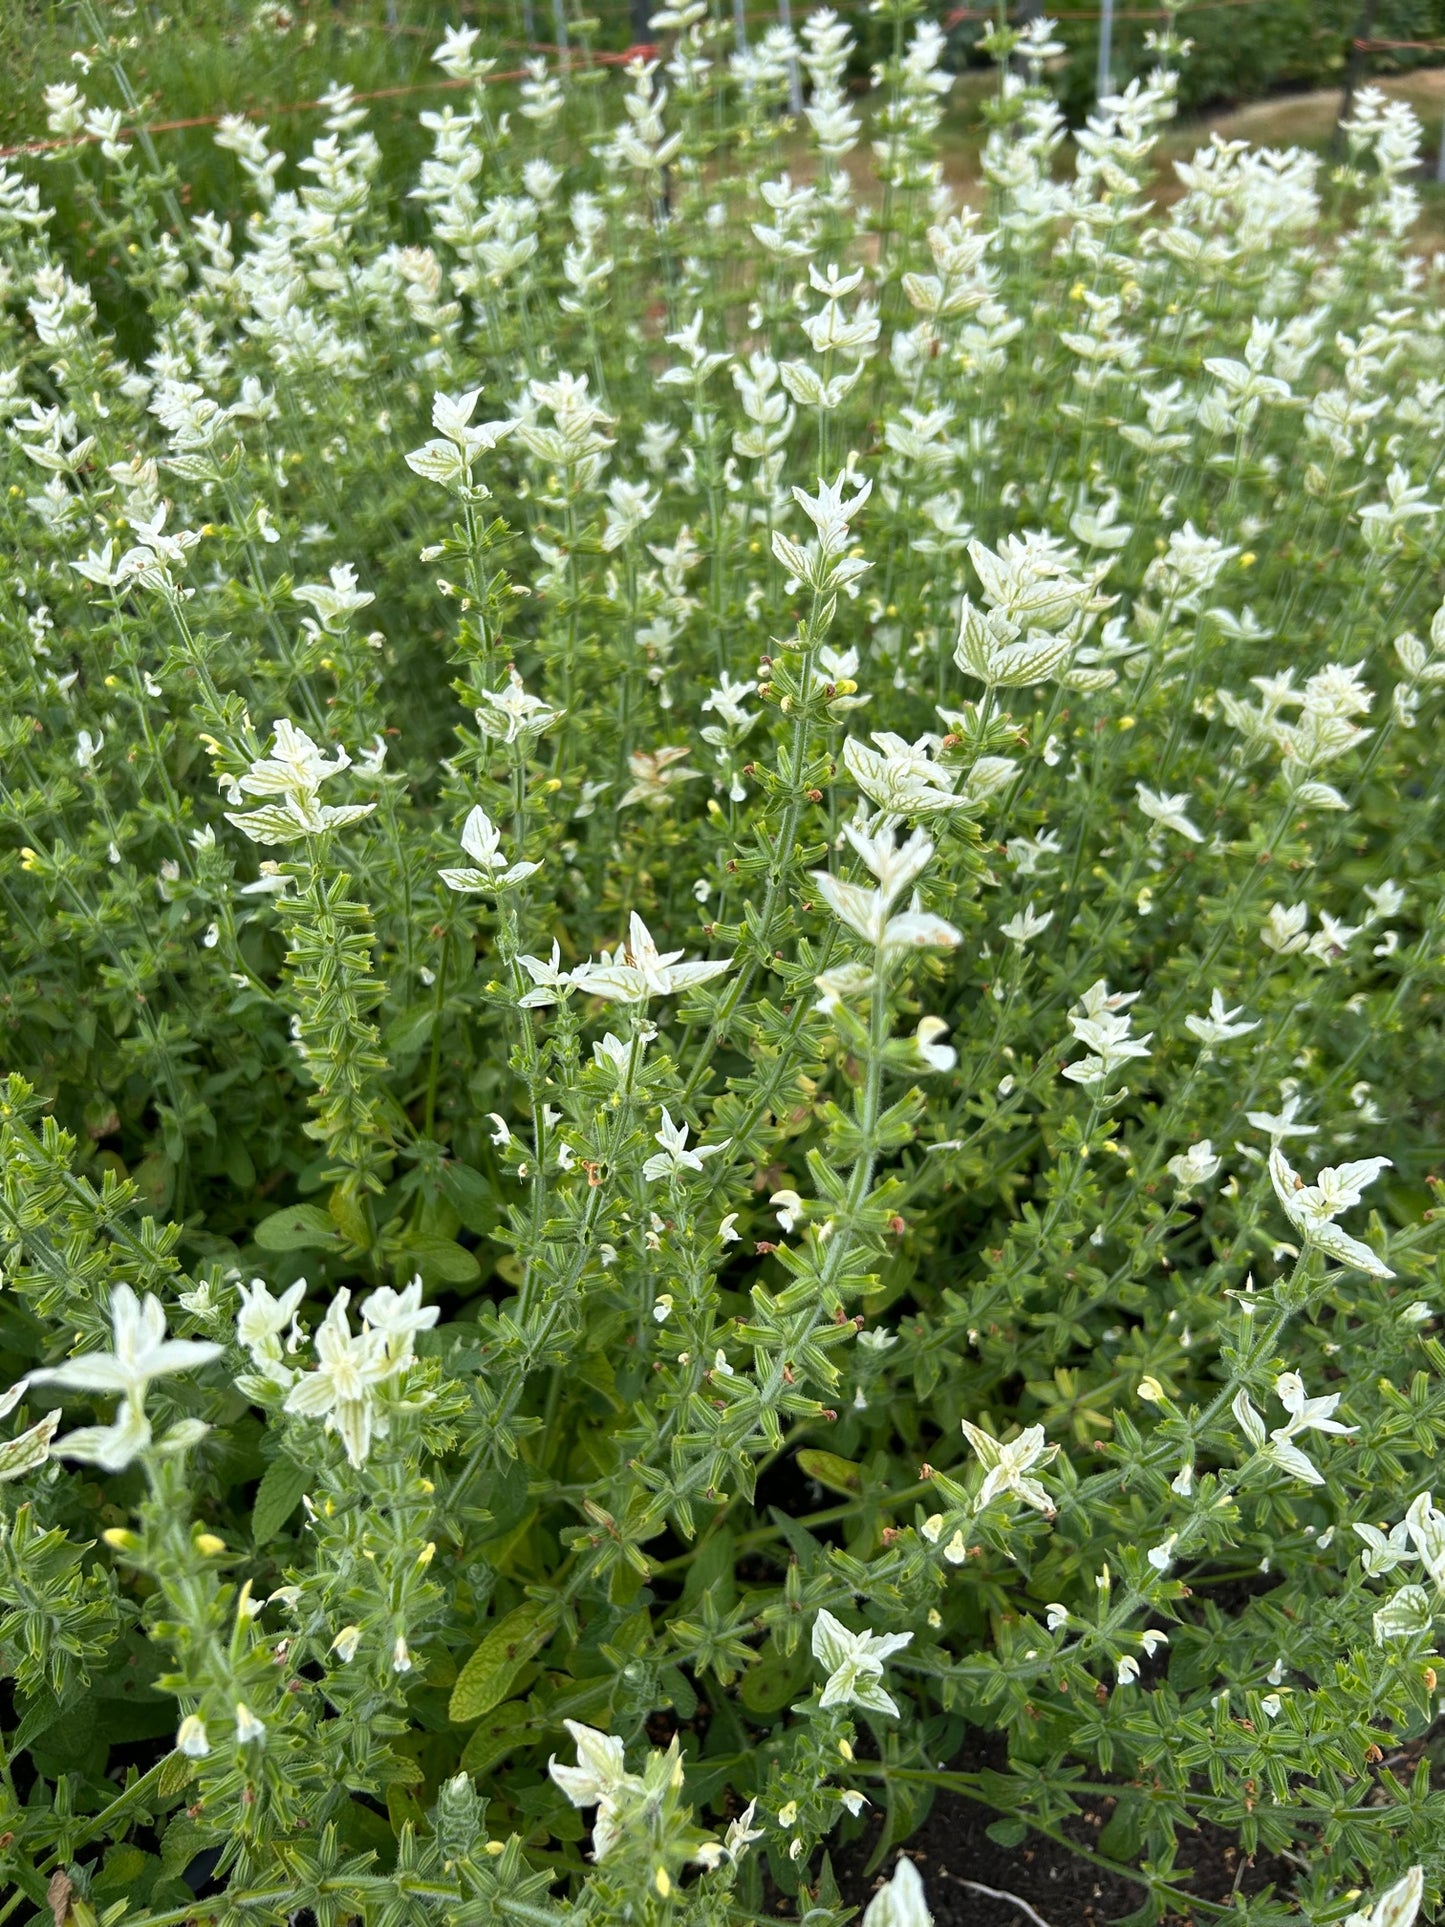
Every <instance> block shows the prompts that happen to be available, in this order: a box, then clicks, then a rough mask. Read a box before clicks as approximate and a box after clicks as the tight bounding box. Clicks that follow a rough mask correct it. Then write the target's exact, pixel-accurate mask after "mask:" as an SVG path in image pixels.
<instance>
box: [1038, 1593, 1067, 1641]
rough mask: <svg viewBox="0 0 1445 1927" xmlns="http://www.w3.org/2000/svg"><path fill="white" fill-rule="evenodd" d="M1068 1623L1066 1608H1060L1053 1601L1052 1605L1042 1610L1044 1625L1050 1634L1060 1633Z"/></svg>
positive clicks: (1056, 1602)
mask: <svg viewBox="0 0 1445 1927" xmlns="http://www.w3.org/2000/svg"><path fill="white" fill-rule="evenodd" d="M1068 1623H1069V1609H1068V1607H1067V1606H1061V1605H1060V1604H1059V1603H1058V1601H1057V1600H1055V1602H1054V1603H1053V1605H1051V1606H1046V1607H1045V1608H1044V1624H1045V1625H1046V1626H1047V1627H1048V1629H1049V1631H1050V1632H1051V1633H1056V1632H1059V1631H1061V1630H1062V1628H1063V1627H1065V1626H1067V1625H1068Z"/></svg>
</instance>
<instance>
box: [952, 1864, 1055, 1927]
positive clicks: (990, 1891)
mask: <svg viewBox="0 0 1445 1927" xmlns="http://www.w3.org/2000/svg"><path fill="white" fill-rule="evenodd" d="M952 1877H953V1881H954V1883H955V1885H956V1886H959V1887H967V1888H968V1890H969V1892H970V1893H975V1894H987V1895H988V1897H989V1899H990V1900H1006V1901H1007V1902H1008V1903H1009V1905H1010V1906H1011V1907H1017V1908H1018V1909H1019V1911H1020V1912H1021V1913H1025V1914H1027V1915H1028V1917H1029V1919H1030V1920H1031V1921H1032V1922H1033V1923H1034V1927H1049V1923H1048V1922H1047V1921H1046V1920H1045V1919H1044V1917H1043V1915H1042V1914H1041V1913H1038V1912H1037V1911H1036V1910H1035V1909H1034V1908H1032V1907H1031V1906H1030V1905H1029V1903H1028V1902H1027V1901H1026V1900H1021V1899H1020V1898H1019V1896H1018V1895H1017V1894H1011V1893H1008V1892H1007V1891H1006V1890H1005V1889H1004V1888H1002V1887H985V1886H984V1884H983V1882H982V1881H981V1880H964V1879H963V1878H962V1877H961V1876H960V1875H959V1874H954V1875H953V1876H952Z"/></svg>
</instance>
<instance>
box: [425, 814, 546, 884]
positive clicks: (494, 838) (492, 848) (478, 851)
mask: <svg viewBox="0 0 1445 1927" xmlns="http://www.w3.org/2000/svg"><path fill="white" fill-rule="evenodd" d="M501 841H502V837H501V832H500V831H499V830H498V828H497V826H496V824H495V823H493V821H492V819H491V818H490V817H489V816H488V815H487V813H486V811H485V810H484V809H483V808H482V807H481V806H480V804H478V805H477V807H476V808H475V809H473V810H472V811H471V812H470V814H469V815H468V817H467V820H466V823H465V824H464V825H463V828H462V835H461V844H462V848H463V849H464V850H465V851H466V853H467V855H468V856H469V857H470V858H471V859H472V861H473V862H474V863H475V864H477V865H478V866H479V867H478V868H477V869H475V870H439V871H438V872H437V875H438V876H439V877H440V878H441V880H442V882H443V883H444V884H445V885H446V886H447V888H448V889H449V890H509V889H510V888H511V887H512V885H513V884H514V883H521V882H523V881H524V880H525V879H526V878H527V877H529V876H535V874H536V873H537V871H538V870H540V869H541V867H542V866H541V864H540V863H511V864H509V863H508V862H507V859H506V857H504V856H503V855H502V851H501Z"/></svg>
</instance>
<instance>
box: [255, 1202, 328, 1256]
mask: <svg viewBox="0 0 1445 1927" xmlns="http://www.w3.org/2000/svg"><path fill="white" fill-rule="evenodd" d="M254 1236H255V1239H256V1243H257V1244H258V1245H260V1247H261V1249H262V1250H263V1251H311V1250H316V1249H319V1248H322V1247H324V1246H327V1245H336V1244H338V1243H339V1242H340V1240H339V1239H338V1237H337V1235H336V1226H335V1225H334V1224H333V1223H332V1221H331V1218H330V1216H329V1215H328V1214H327V1213H326V1212H325V1211H323V1210H322V1209H321V1208H320V1206H319V1205H315V1204H288V1205H287V1207H286V1209H285V1210H284V1211H273V1212H272V1213H271V1215H270V1217H269V1218H263V1219H262V1220H261V1222H260V1224H258V1225H257V1226H256V1230H255V1233H254Z"/></svg>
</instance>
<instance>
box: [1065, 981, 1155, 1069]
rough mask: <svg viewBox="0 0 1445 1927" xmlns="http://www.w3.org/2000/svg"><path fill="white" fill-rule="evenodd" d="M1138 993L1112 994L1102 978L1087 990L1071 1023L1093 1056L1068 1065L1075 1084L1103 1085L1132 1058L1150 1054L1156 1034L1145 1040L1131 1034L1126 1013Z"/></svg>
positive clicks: (1074, 1009) (1072, 1013) (1130, 1022)
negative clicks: (1152, 1038)
mask: <svg viewBox="0 0 1445 1927" xmlns="http://www.w3.org/2000/svg"><path fill="white" fill-rule="evenodd" d="M1138 994H1139V993H1138V992H1137V991H1130V992H1128V993H1124V992H1120V991H1113V992H1111V991H1110V990H1109V987H1108V985H1107V984H1106V983H1104V981H1103V980H1102V978H1101V979H1100V980H1099V982H1098V983H1096V984H1092V985H1091V986H1090V988H1089V989H1088V990H1087V991H1085V993H1084V995H1083V996H1082V997H1081V998H1080V1000H1079V1002H1078V1003H1077V1004H1076V1005H1075V1006H1074V1008H1073V1009H1072V1010H1071V1011H1070V1012H1069V1022H1070V1024H1071V1025H1072V1026H1073V1031H1074V1035H1075V1036H1076V1037H1077V1038H1078V1040H1079V1042H1080V1043H1081V1044H1087V1045H1088V1047H1089V1051H1090V1053H1091V1054H1090V1055H1089V1056H1088V1057H1085V1058H1082V1059H1080V1061H1079V1062H1078V1063H1076V1064H1066V1065H1065V1066H1064V1076H1065V1077H1067V1078H1070V1079H1072V1081H1073V1082H1074V1083H1075V1084H1085V1085H1095V1084H1103V1083H1105V1082H1106V1081H1107V1080H1108V1079H1109V1078H1110V1077H1112V1076H1113V1074H1114V1072H1115V1071H1116V1070H1118V1069H1119V1068H1120V1067H1121V1066H1122V1065H1124V1064H1126V1063H1128V1061H1129V1060H1130V1058H1133V1057H1147V1056H1148V1055H1149V1048H1148V1047H1149V1040H1150V1038H1151V1037H1152V1036H1153V1035H1154V1033H1153V1031H1147V1032H1146V1033H1145V1034H1144V1036H1143V1037H1131V1036H1130V1034H1129V1033H1130V1026H1131V1024H1132V1022H1133V1019H1132V1018H1131V1017H1130V1016H1129V1015H1128V1014H1127V1011H1126V1006H1127V1005H1129V1004H1132V1003H1133V1002H1134V1001H1135V999H1136V998H1137V996H1138Z"/></svg>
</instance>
